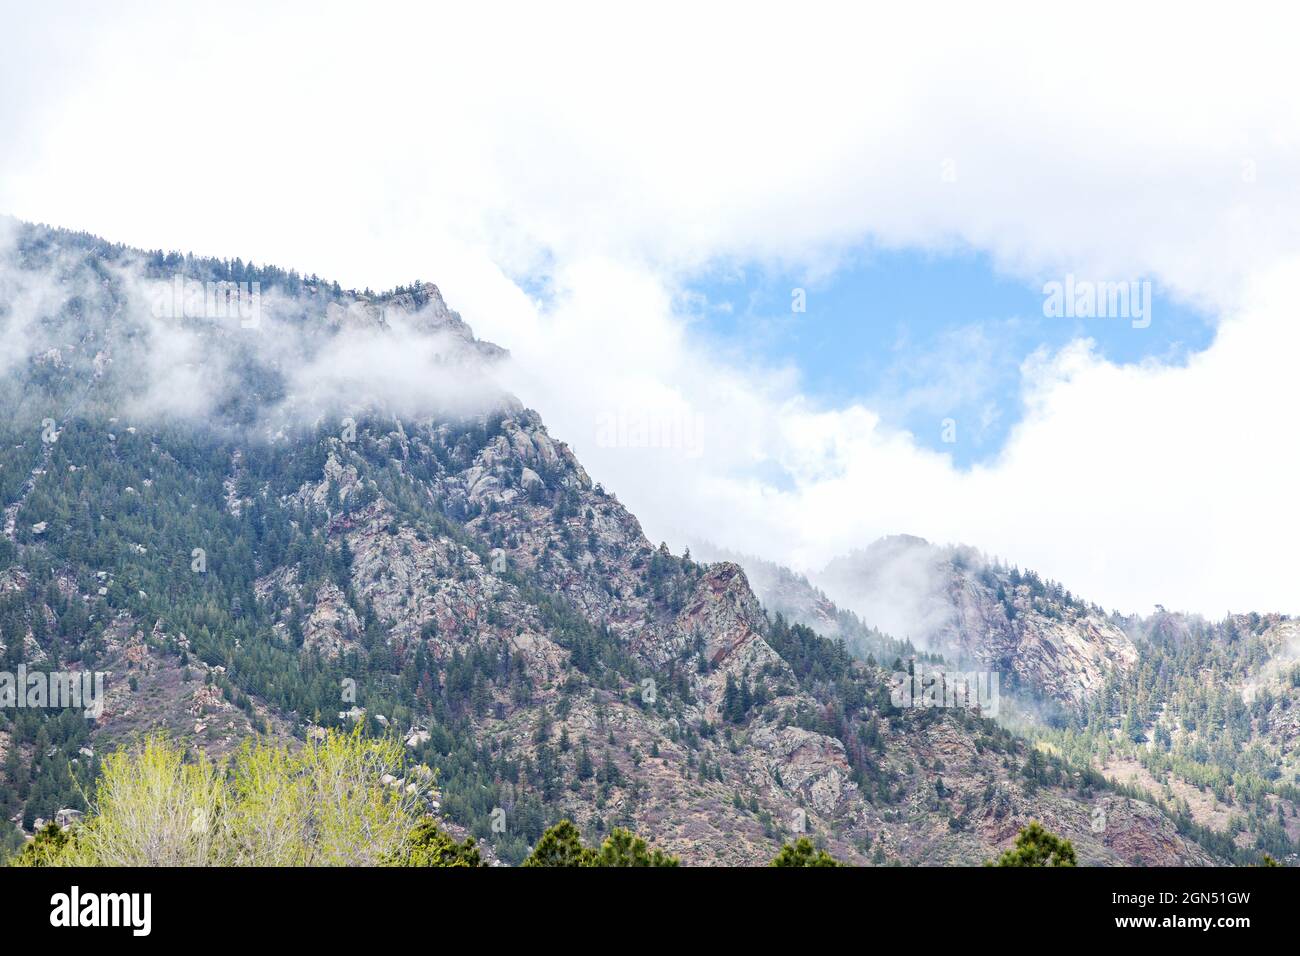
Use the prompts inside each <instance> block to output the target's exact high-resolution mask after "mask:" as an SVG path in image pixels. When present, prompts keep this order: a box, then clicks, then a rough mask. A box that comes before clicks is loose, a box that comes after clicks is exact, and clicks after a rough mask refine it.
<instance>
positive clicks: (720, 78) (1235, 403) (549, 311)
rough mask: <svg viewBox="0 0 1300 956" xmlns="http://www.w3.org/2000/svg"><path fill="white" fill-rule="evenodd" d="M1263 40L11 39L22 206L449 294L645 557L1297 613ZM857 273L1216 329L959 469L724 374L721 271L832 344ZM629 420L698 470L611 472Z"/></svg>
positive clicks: (569, 19)
mask: <svg viewBox="0 0 1300 956" xmlns="http://www.w3.org/2000/svg"><path fill="white" fill-rule="evenodd" d="M69 9H70V8H69ZM1270 16H1271V14H1270V13H1269V11H1268V8H1264V7H1261V8H1258V9H1256V8H1253V7H1251V6H1250V5H1246V6H1244V7H1234V9H1233V11H1232V13H1231V15H1230V16H1226V15H1216V16H1199V15H1197V14H1196V13H1195V12H1193V11H1180V12H1179V15H1178V16H1177V17H1176V18H1170V17H1166V16H1164V15H1163V14H1162V13H1160V12H1159V11H1156V10H1144V9H1140V8H1138V9H1135V8H1133V7H1132V6H1131V5H1113V6H1111V5H1106V4H1102V5H1096V4H1093V5H1088V6H1082V7H1078V8H1061V9H1057V10H1053V11H1046V10H1042V9H1040V8H1039V7H1035V6H1025V7H1008V8H1006V9H1005V10H1004V11H1003V12H1001V13H1000V14H999V15H998V16H997V17H996V21H997V22H996V26H995V24H994V22H993V21H994V18H993V17H992V16H991V15H990V14H989V12H988V11H974V10H967V9H964V8H962V7H959V6H955V5H954V6H941V7H936V8H926V9H922V10H918V11H914V12H899V11H890V12H882V11H878V10H877V11H851V10H847V9H845V8H844V7H842V6H835V7H825V8H823V7H818V6H815V5H814V6H811V7H800V8H799V9H798V11H797V12H793V11H792V10H791V9H788V8H787V9H785V10H783V11H780V12H777V11H774V10H765V9H762V8H756V7H754V6H753V5H743V6H742V5H737V6H734V7H726V6H722V7H712V8H710V9H709V10H705V11H701V10H699V9H698V7H694V6H673V5H668V6H665V7H662V8H657V9H656V13H655V15H654V16H653V17H649V16H645V17H633V15H632V14H629V13H624V12H617V11H613V10H610V9H607V8H605V7H600V6H587V7H580V6H575V7H566V8H564V9H563V10H560V11H557V10H552V9H548V10H545V11H543V10H535V9H530V8H528V7H526V6H522V5H521V6H518V7H509V8H506V9H498V8H493V9H485V10H474V11H466V10H457V9H446V10H443V9H436V10H431V11H427V12H420V13H412V12H407V11H403V12H402V13H400V14H399V13H397V12H395V11H379V12H376V11H374V10H366V11H364V13H361V12H352V11H349V10H348V9H346V8H342V7H329V8H320V7H317V6H315V5H313V6H312V7H311V8H300V9H294V8H283V9H281V10H279V11H278V12H276V13H272V14H265V13H261V12H259V13H258V14H257V15H254V14H253V13H252V11H251V9H249V10H243V9H241V8H240V7H239V6H238V5H235V6H234V7H232V8H228V9H226V10H225V11H223V15H222V18H221V19H214V18H213V17H211V16H207V17H200V16H192V15H187V14H183V13H176V12H173V11H170V10H168V9H165V8H162V7H151V6H139V7H137V8H132V9H129V10H128V11H127V12H125V13H121V12H116V11H115V12H113V13H112V14H111V20H109V19H107V18H109V17H110V14H109V13H107V12H105V13H103V14H100V13H97V12H94V11H78V12H77V15H76V16H75V17H74V16H72V15H71V14H70V13H69V12H68V11H67V10H61V9H60V8H59V7H58V6H57V5H55V6H54V7H52V8H50V9H49V10H42V12H40V13H27V12H24V13H23V14H22V15H21V16H20V15H18V14H17V13H16V12H14V11H11V12H9V13H8V14H6V16H5V18H4V19H5V22H6V23H10V22H12V23H13V24H14V29H13V30H12V31H11V32H10V35H9V37H8V38H7V40H6V48H7V50H8V51H9V52H11V53H12V54H13V55H12V56H7V57H5V58H3V59H0V64H2V65H0V81H3V83H4V86H5V88H6V89H7V90H13V91H14V95H13V96H10V97H7V101H6V103H5V104H4V106H3V108H0V143H3V144H4V146H3V147H0V148H2V149H3V152H0V209H3V210H5V211H7V212H10V213H13V214H15V215H18V216H22V217H24V218H28V219H33V220H38V221H51V222H56V223H59V224H66V225H70V226H75V227H77V228H85V229H90V230H92V231H95V232H97V233H100V234H102V235H106V236H108V237H110V238H112V239H116V240H121V241H126V242H130V243H132V244H137V245H143V246H147V247H155V246H163V247H178V248H182V249H190V248H193V249H194V250H195V251H197V252H203V253H208V254H219V255H240V256H243V257H244V258H245V259H247V258H255V259H257V260H258V261H268V260H269V261H274V262H276V263H277V264H280V265H283V266H285V267H297V268H299V269H304V270H306V271H314V272H318V273H320V274H322V275H329V276H331V277H333V278H337V279H339V280H340V281H342V282H344V284H353V285H357V286H372V287H375V288H380V287H387V286H391V285H394V284H396V283H402V282H407V281H409V280H410V279H411V278H413V277H415V276H423V277H425V278H431V279H434V280H436V281H437V282H438V283H439V284H440V286H441V287H442V289H443V291H444V293H445V294H446V295H447V298H448V301H449V302H450V303H451V305H452V306H453V307H454V308H456V309H458V310H459V311H461V312H462V313H463V314H464V315H465V316H466V318H467V319H468V320H469V321H470V322H471V324H472V325H474V327H475V329H476V331H478V332H479V333H480V334H481V335H483V336H484V337H486V338H488V339H491V340H493V341H496V342H498V343H500V344H501V345H504V346H506V347H508V348H509V349H510V350H511V352H512V354H513V360H512V364H511V368H510V371H509V376H510V384H511V385H512V387H513V388H514V389H515V390H516V391H517V392H518V394H519V395H520V397H521V398H522V399H523V400H524V401H526V402H527V403H529V404H530V405H532V406H534V407H536V408H538V409H539V410H540V411H541V412H542V413H543V415H544V417H545V418H546V420H547V422H548V424H549V426H550V428H551V430H552V432H554V433H555V434H556V435H557V436H558V437H560V438H562V439H564V440H566V441H569V442H570V443H571V444H572V445H573V446H574V448H575V450H576V452H577V453H578V455H579V456H580V458H581V459H582V460H583V461H584V463H585V464H586V465H587V467H588V470H589V471H590V472H591V473H592V475H593V476H594V477H595V478H597V479H598V480H601V481H603V482H604V483H605V484H606V486H607V487H609V488H611V489H612V490H614V491H615V492H617V493H618V494H619V496H620V497H621V498H622V499H623V500H624V501H625V502H626V503H627V504H628V505H629V506H630V507H631V508H632V509H633V510H634V511H635V512H636V513H637V514H638V515H639V516H640V517H641V518H642V521H643V523H644V524H645V525H646V529H647V532H648V533H649V534H650V535H651V536H652V537H655V538H658V537H665V538H668V539H669V540H670V541H671V542H673V543H682V542H684V541H685V540H686V539H687V538H688V537H689V536H695V537H699V538H707V539H710V540H713V541H717V542H719V543H722V544H725V545H727V546H729V547H732V548H735V549H737V550H742V551H746V552H752V553H755V554H759V555H762V556H765V557H769V558H773V559H777V560H781V561H785V562H788V563H790V564H792V565H794V566H795V567H798V568H801V569H807V568H817V567H820V565H821V564H823V563H824V562H825V561H826V560H828V559H829V558H830V557H832V556H833V555H835V554H837V553H840V552H843V551H846V550H849V549H851V548H853V547H861V546H863V545H865V544H866V543H868V542H869V541H871V540H872V539H873V538H875V537H877V536H879V535H881V534H884V533H891V532H909V533H913V534H919V535H923V536H926V537H928V538H931V539H933V540H937V541H940V542H949V541H963V542H968V543H970V544H973V545H975V546H977V547H979V548H981V549H982V550H984V551H986V552H989V553H992V554H996V555H999V556H1001V557H1003V558H1005V559H1006V560H1008V561H1012V562H1015V563H1018V564H1020V565H1021V566H1022V567H1024V566H1031V567H1035V568H1037V569H1038V570H1040V571H1041V572H1042V573H1043V574H1045V575H1047V576H1050V577H1053V578H1056V579H1058V580H1060V581H1062V582H1064V583H1065V584H1066V585H1067V586H1069V587H1070V588H1071V589H1072V590H1074V591H1075V592H1076V593H1078V594H1081V595H1084V596H1086V597H1087V598H1089V599H1091V600H1095V601H1098V602H1100V603H1103V604H1105V605H1107V606H1116V607H1120V608H1123V609H1126V610H1146V609H1148V608H1149V607H1150V606H1151V605H1152V604H1154V603H1157V602H1158V603H1163V604H1165V605H1166V606H1169V607H1178V608H1185V609H1189V610H1199V611H1204V612H1207V613H1211V614H1219V613H1222V612H1223V611H1225V610H1228V609H1233V610H1241V609H1246V608H1254V609H1259V610H1273V609H1276V610H1283V611H1293V612H1294V611H1300V598H1297V592H1296V589H1295V583H1294V582H1295V580H1296V579H1297V573H1296V572H1297V571H1298V570H1300V560H1298V559H1297V557H1296V554H1295V547H1294V544H1293V542H1294V541H1295V540H1297V533H1298V532H1300V509H1297V508H1296V507H1295V505H1294V493H1293V492H1292V491H1291V490H1290V489H1291V488H1292V486H1293V485H1294V484H1295V477H1296V473H1297V467H1296V466H1297V464H1300V462H1297V452H1296V450H1295V449H1296V442H1295V441H1294V424H1293V421H1292V420H1293V418H1294V415H1293V414H1292V412H1291V409H1292V407H1293V406H1294V399H1293V397H1292V389H1291V388H1290V376H1289V375H1288V374H1287V373H1288V372H1289V371H1290V366H1291V365H1292V364H1293V361H1294V360H1293V358H1292V356H1294V355H1295V354H1296V350H1295V346H1296V345H1297V344H1300V343H1297V342H1296V341H1295V339H1296V335H1297V333H1296V331H1295V327H1296V323H1295V321H1294V316H1293V315H1292V312H1293V304H1292V299H1293V295H1292V289H1293V288H1294V285H1295V279H1296V278H1297V277H1300V116H1298V115H1297V114H1298V112H1300V102H1297V101H1296V99H1295V97H1294V95H1293V91H1294V89H1295V88H1296V86H1297V82H1296V81H1297V79H1298V77H1297V76H1296V73H1297V71H1298V70H1297V66H1296V63H1295V58H1294V56H1293V51H1292V50H1291V49H1290V47H1291V45H1292V44H1291V42H1290V37H1289V35H1288V32H1287V31H1285V30H1283V29H1278V27H1277V25H1276V24H1274V23H1272V22H1270ZM52 36H53V37H57V38H58V42H57V43H55V42H53V41H52V40H51V39H50V37H52ZM864 245H867V246H873V245H874V246H881V247H889V248H914V249H918V250H925V251H933V252H940V253H942V252H943V251H945V250H953V249H977V250H983V251H986V252H987V253H989V255H990V256H991V257H992V260H993V261H994V262H995V263H996V264H997V267H998V268H999V269H1002V270H1004V271H1006V272H1007V273H1008V274H1011V275H1013V276H1016V277H1019V278H1023V279H1025V280H1026V281H1033V282H1040V281H1044V280H1050V279H1061V278H1063V277H1064V276H1065V275H1067V274H1075V275H1079V276H1087V277H1091V278H1093V279H1095V280H1098V281H1104V280H1116V281H1120V280H1123V281H1127V280H1130V279H1134V278H1139V277H1140V278H1150V279H1152V280H1154V281H1157V282H1159V283H1160V284H1161V286H1162V287H1163V288H1165V289H1166V290H1168V291H1169V292H1170V293H1171V294H1173V295H1175V296H1177V297H1180V298H1182V299H1184V300H1185V301H1187V302H1190V303H1195V304H1197V305H1198V306H1200V307H1202V308H1206V309H1209V310H1211V311H1212V312H1213V313H1214V314H1216V315H1217V316H1219V322H1220V325H1219V331H1218V336H1217V339H1216V341H1215V342H1214V344H1213V345H1212V346H1211V347H1210V348H1209V349H1207V350H1206V351H1204V352H1203V353H1201V354H1199V355H1197V356H1194V357H1193V358H1192V360H1191V361H1190V362H1188V363H1186V364H1185V365H1180V366H1167V365H1163V364H1161V363H1159V362H1155V361H1152V362H1148V363H1145V364H1142V365H1136V366H1116V365H1114V364H1112V363H1109V362H1107V361H1105V360H1103V359H1102V358H1101V357H1100V356H1099V355H1098V354H1097V352H1096V350H1095V348H1093V347H1092V346H1091V345H1090V344H1089V343H1088V342H1087V341H1077V342H1074V343H1072V344H1071V345H1069V346H1068V347H1066V348H1064V349H1062V350H1060V351H1059V352H1056V353H1050V354H1049V353H1042V354H1037V355H1035V356H1033V357H1032V358H1031V359H1030V360H1029V361H1028V362H1026V363H1025V365H1024V366H1023V368H1022V371H1021V378H1022V388H1023V391H1024V397H1025V401H1026V406H1027V409H1028V414H1027V416H1026V418H1025V420H1024V421H1023V422H1022V423H1021V424H1020V425H1019V426H1018V427H1017V428H1016V429H1015V430H1014V432H1013V433H1012V435H1011V438H1010V440H1009V442H1008V444H1007V446H1006V447H1005V449H1004V451H1003V453H1002V454H1001V456H1000V457H999V458H998V459H997V460H996V461H994V462H991V463H989V464H986V465H984V466H981V467H977V468H975V469H973V470H971V471H969V472H962V471H959V470H957V469H955V468H954V467H953V466H952V463H951V462H950V460H949V459H948V458H947V457H946V456H943V455H939V454H936V453H934V452H931V451H927V450H925V449H922V448H920V447H918V446H917V444H916V443H915V442H914V441H913V440H912V439H911V437H910V436H909V435H907V434H905V433H899V432H894V431H890V430H887V429H885V428H884V427H883V426H882V424H881V418H880V416H879V414H878V413H877V411H876V410H874V409H872V408H871V407H868V406H867V405H864V404H847V405H844V406H841V407H826V406H822V405H819V404H817V403H815V402H814V401H812V400H811V399H810V398H808V397H807V395H806V394H805V389H804V387H803V386H804V383H802V382H801V381H800V379H799V376H798V373H797V372H796V371H795V370H794V369H792V368H785V367H769V366H759V365H756V364H754V363H753V361H752V360H751V359H748V358H746V357H744V356H738V355H728V354H723V353H721V352H719V351H718V350H717V349H716V348H708V347H706V346H705V345H704V344H703V343H704V338H703V337H702V335H701V334H700V331H701V330H700V316H699V314H698V308H699V306H698V303H693V302H692V301H691V299H690V298H689V297H688V296H686V295H685V289H686V288H687V286H688V284H689V282H690V279H691V277H692V276H693V275H695V274H697V272H698V270H701V269H704V268H718V267H720V266H721V267H726V266H728V265H730V266H732V267H735V268H753V267H758V266H762V265H763V264H779V265H780V266H782V267H784V268H795V269H797V270H801V271H803V272H804V273H806V274H807V275H808V276H809V277H810V288H811V289H812V290H813V291H812V292H811V293H810V297H809V301H808V312H807V315H806V318H805V320H806V321H808V322H810V323H815V322H816V321H817V318H818V316H817V303H816V295H815V285H812V282H813V280H815V279H816V277H818V276H822V275H825V274H827V273H828V272H829V271H831V270H834V268H835V267H836V264H837V263H838V262H839V261H841V259H842V258H843V257H844V256H845V255H847V254H848V253H849V252H850V251H852V250H855V249H860V248H862V247H863V246H864ZM1154 321H1155V322H1159V316H1158V315H1156V316H1155V317H1154ZM1132 334H1134V335H1140V334H1142V330H1140V329H1135V330H1133V333H1132ZM373 360H374V361H379V360H380V359H379V358H378V357H376V358H374V359H373ZM611 419H612V420H616V421H623V422H625V423H635V422H636V421H638V420H639V421H642V422H643V423H645V422H651V421H658V422H660V423H661V424H662V423H663V422H667V423H669V424H670V425H672V424H673V423H676V426H675V427H676V428H677V431H676V432H674V431H673V430H672V428H669V430H668V431H667V432H663V431H661V432H660V434H667V435H669V436H672V435H673V434H678V435H697V436H698V437H699V441H698V442H694V441H691V440H687V439H685V438H683V439H681V440H674V439H672V438H671V437H670V438H669V439H668V440H667V441H666V442H664V441H660V442H659V443H658V444H657V445H655V446H651V445H650V444H648V443H647V442H640V441H633V440H632V439H624V440H615V441H612V442H611V441H610V440H608V437H607V436H608V434H609V431H608V429H607V428H604V429H602V424H606V425H607V424H608V422H609V421H610V420H611ZM692 428H693V429H695V431H693V432H691V431H689V430H688V429H692ZM625 434H634V435H635V434H641V432H640V431H638V430H636V429H635V428H633V429H630V430H625ZM665 445H667V447H664V446H665Z"/></svg>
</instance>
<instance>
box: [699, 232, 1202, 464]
mask: <svg viewBox="0 0 1300 956" xmlns="http://www.w3.org/2000/svg"><path fill="white" fill-rule="evenodd" d="M1106 278H1113V277H1106ZM1142 279H1143V277H1141V276H1134V277H1125V281H1124V282H1123V283H1119V282H1111V283H1105V284H1103V282H1102V281H1099V280H1092V279H1090V278H1088V277H1081V276H1073V275H1067V274H1062V275H1059V276H1055V275H1053V276H1044V277H1042V278H1041V279H1039V280H1038V281H1035V282H1028V281H1025V280H1022V279H1020V278H1013V277H1011V276H1008V275H1006V274H1004V273H1000V272H999V271H997V270H996V269H994V268H993V266H992V264H991V263H990V261H989V259H988V257H987V256H985V255H983V254H978V253H956V254H950V255H936V254H931V253H925V252H916V251H893V250H891V251H879V250H870V251H863V252H860V253H859V254H857V255H854V256H852V257H850V258H849V259H847V260H846V261H845V262H844V263H843V264H842V265H841V267H840V268H838V269H837V270H835V271H834V272H833V273H831V274H830V275H828V276H826V277H825V278H823V279H820V280H816V281H812V280H809V279H808V278H807V277H805V276H802V275H800V274H799V273H798V272H796V271H794V270H790V271H783V270H780V269H772V268H767V267H761V266H757V265H747V266H727V267H717V268H714V269H712V270H710V271H708V272H706V273H703V274H701V275H698V276H696V277H695V278H694V280H693V281H691V282H690V283H689V284H688V286H687V296H686V300H685V301H686V307H687V308H688V309H689V310H690V311H691V312H692V313H693V314H694V315H696V316H697V317H698V320H697V323H696V327H695V332H696V334H697V335H699V336H700V337H701V338H702V339H703V340H704V344H705V347H708V348H714V349H720V350H723V351H728V352H732V353H733V354H739V355H742V356H744V357H746V358H749V359H757V360H761V361H764V362H767V363H771V364H773V365H778V366H779V365H785V364H791V363H792V364H793V365H794V366H795V367H796V368H797V369H798V370H799V372H800V375H801V381H802V386H803V391H804V392H805V394H807V395H809V396H810V397H811V398H813V399H814V400H816V401H818V402H822V403H824V404H826V405H828V406H839V405H843V404H846V403H849V402H852V401H855V400H860V401H863V402H865V403H866V404H867V405H868V406H869V407H871V408H873V409H874V410H876V411H878V412H880V413H881V414H882V416H883V418H884V421H885V423H886V424H887V425H889V426H891V427H895V428H899V429H905V430H907V431H909V432H911V433H912V434H913V435H914V436H915V437H916V440H917V441H918V442H919V443H920V444H921V445H923V446H925V447H929V448H933V449H935V450H937V451H940V452H946V453H949V454H951V455H952V456H953V461H954V463H955V464H956V465H958V466H959V467H963V468H966V467H970V466H971V465H973V464H975V463H978V462H983V461H987V460H989V459H990V458H992V457H994V456H996V455H997V453H998V451H999V450H1000V449H1001V448H1002V446H1003V445H1004V443H1005V441H1006V439H1007V436H1008V434H1009V433H1010V430H1011V429H1012V427H1014V425H1015V424H1016V423H1017V422H1018V421H1019V420H1020V418H1021V415H1022V413H1023V408H1022V405H1021V401H1020V392H1021V389H1020V366H1021V363H1022V362H1023V361H1024V360H1025V359H1026V358H1027V357H1028V356H1029V355H1030V354H1032V353H1033V352H1034V350H1035V349H1038V348H1042V347H1046V348H1047V349H1049V350H1052V351H1055V350H1057V349H1059V348H1060V347H1062V346H1064V345H1065V344H1067V343H1068V342H1070V341H1072V340H1073V339H1077V338H1091V339H1093V340H1094V341H1095V342H1096V343H1097V348H1098V350H1099V351H1100V353H1101V354H1102V355H1104V356H1105V357H1106V358H1108V359H1109V360H1111V361H1115V362H1121V363H1131V362H1141V361H1143V360H1145V359H1153V358H1154V359H1159V360H1161V361H1165V362H1171V363H1182V362H1185V361H1186V359H1187V358H1188V356H1190V355H1192V354H1194V353H1196V352H1199V351H1201V350H1203V349H1205V348H1206V347H1207V346H1209V344H1210V343H1211V341H1212V340H1213V337H1214V323H1213V320H1212V318H1211V317H1209V316H1206V315H1204V314H1202V313H1200V312H1198V311H1196V310H1194V309H1192V308H1190V307H1188V306H1187V305H1185V304H1182V303H1180V302H1178V301H1177V300H1175V299H1174V298H1172V297H1171V296H1169V295H1167V294H1165V293H1164V292H1163V291H1162V290H1161V288H1160V287H1159V286H1158V285H1155V284H1154V283H1150V282H1148V283H1146V284H1145V285H1144V284H1143V283H1142ZM1047 282H1058V283H1059V284H1060V285H1059V288H1056V289H1055V292H1056V293H1057V296H1056V301H1055V303H1049V305H1048V308H1047V309H1045V302H1047V300H1049V299H1050V298H1051V296H1050V295H1045V294H1044V285H1045V283H1047ZM800 290H801V291H800ZM1144 294H1145V299H1144ZM1066 297H1068V298H1067V301H1066V303H1065V307H1064V308H1062V307H1061V305H1062V302H1061V299H1062V298H1066ZM800 306H802V307H803V311H798V309H799V307H800ZM1053 306H1055V307H1053ZM1045 312H1047V313H1051V314H1045Z"/></svg>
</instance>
